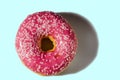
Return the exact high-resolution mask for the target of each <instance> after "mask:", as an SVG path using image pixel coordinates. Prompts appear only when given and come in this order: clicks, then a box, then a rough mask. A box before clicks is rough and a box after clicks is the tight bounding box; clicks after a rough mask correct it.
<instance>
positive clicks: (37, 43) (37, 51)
mask: <svg viewBox="0 0 120 80" xmlns="http://www.w3.org/2000/svg"><path fill="white" fill-rule="evenodd" d="M15 46H16V51H17V53H18V55H19V57H20V59H21V61H22V62H23V63H24V64H25V66H27V67H28V68H29V69H30V70H32V71H33V72H35V73H38V74H41V75H46V76H47V75H56V74H58V73H60V72H61V71H63V70H64V69H65V68H66V67H67V66H68V65H69V64H70V62H71V61H72V60H73V58H74V56H75V54H76V48H77V38H76V35H75V33H74V32H73V30H72V28H71V26H70V25H69V23H68V22H67V21H66V20H65V19H64V18H62V17H61V16H60V15H58V14H55V13H53V12H49V11H43V12H37V13H34V14H31V15H29V16H28V17H27V18H26V19H25V20H24V21H23V22H22V24H21V25H20V28H19V30H18V32H17V35H16V43H15Z"/></svg>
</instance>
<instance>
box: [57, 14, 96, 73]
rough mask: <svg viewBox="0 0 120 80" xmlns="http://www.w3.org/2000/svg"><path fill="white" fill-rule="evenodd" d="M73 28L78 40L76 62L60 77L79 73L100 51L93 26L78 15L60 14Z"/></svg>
mask: <svg viewBox="0 0 120 80" xmlns="http://www.w3.org/2000/svg"><path fill="white" fill-rule="evenodd" d="M57 14H59V15H61V16H63V17H64V18H65V19H66V20H67V21H68V22H69V23H70V25H71V26H72V28H73V30H74V31H75V33H76V36H77V38H78V49H77V54H76V56H75V58H74V60H73V61H72V62H71V64H70V65H69V67H68V68H67V69H66V70H64V71H63V72H62V73H60V74H59V75H67V74H73V73H77V72H79V71H81V70H83V69H85V68H86V67H88V66H89V64H90V63H91V62H92V61H93V60H94V59H95V57H96V55H97V51H98V38H97V34H96V31H95V30H94V28H93V26H92V24H91V23H90V22H89V21H88V20H87V19H85V18H84V17H83V16H80V15H78V14H76V13H71V12H60V13H57Z"/></svg>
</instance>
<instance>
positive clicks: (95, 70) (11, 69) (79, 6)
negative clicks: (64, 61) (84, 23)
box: [0, 0, 120, 80]
mask: <svg viewBox="0 0 120 80" xmlns="http://www.w3.org/2000/svg"><path fill="white" fill-rule="evenodd" d="M44 10H45V11H46V10H49V11H54V12H74V13H78V14H80V15H82V16H84V17H86V18H87V19H88V20H89V21H90V22H91V23H92V24H93V26H94V28H95V30H96V32H97V35H98V39H99V48H98V53H97V57H96V58H95V60H94V61H93V62H92V63H91V64H90V65H89V66H88V67H87V68H86V69H84V70H82V71H80V72H78V73H75V74H69V75H62V76H51V77H44V76H39V75H37V74H35V73H33V72H31V71H30V70H28V69H27V68H26V67H25V66H23V65H22V64H21V62H20V60H19V58H18V55H17V53H16V50H15V36H16V33H17V30H18V27H19V25H20V23H21V22H22V21H23V20H24V19H25V18H26V16H27V15H28V14H31V13H34V12H38V11H44ZM48 79H49V80H75V79H76V80H105V79H107V80H120V1H119V0H59V1H58V0H0V80H48Z"/></svg>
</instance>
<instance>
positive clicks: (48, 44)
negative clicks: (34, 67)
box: [41, 37, 55, 51]
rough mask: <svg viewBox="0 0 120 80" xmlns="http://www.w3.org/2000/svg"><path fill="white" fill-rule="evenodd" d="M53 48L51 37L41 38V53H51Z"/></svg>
mask: <svg viewBox="0 0 120 80" xmlns="http://www.w3.org/2000/svg"><path fill="white" fill-rule="evenodd" d="M54 48H55V42H54V39H53V38H52V37H43V38H42V39H41V50H42V51H53V50H54Z"/></svg>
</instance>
